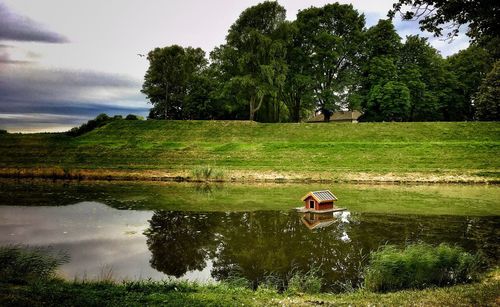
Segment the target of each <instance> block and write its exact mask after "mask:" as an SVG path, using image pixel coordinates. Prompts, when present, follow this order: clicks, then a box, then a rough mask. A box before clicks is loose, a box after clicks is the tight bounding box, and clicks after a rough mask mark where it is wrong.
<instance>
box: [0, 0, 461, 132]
mask: <svg viewBox="0 0 500 307" xmlns="http://www.w3.org/2000/svg"><path fill="white" fill-rule="evenodd" d="M259 2H261V1H259V0H255V1H253V0H238V1H235V0H210V1H202V0H182V1H180V0H148V1H141V0H106V1H103V0H85V1H83V0H80V1H77V0H43V1H40V0H0V129H7V130H9V131H11V132H36V131H65V130H68V129H69V128H71V127H73V126H75V125H79V124H81V123H83V122H85V121H87V120H88V119H90V118H92V117H95V116H96V115H97V114H99V113H103V112H105V113H108V114H110V115H114V114H123V115H126V114H128V113H134V114H141V115H146V114H147V111H148V108H149V106H148V104H147V102H146V100H145V97H144V96H143V95H142V94H141V93H140V88H141V84H142V79H143V77H144V73H145V71H146V69H147V64H148V63H147V60H146V59H145V58H142V57H139V56H138V55H137V54H138V53H140V54H145V53H147V52H148V51H149V50H151V49H153V48H155V47H160V46H167V45H171V44H179V45H182V46H193V47H201V48H203V49H204V50H205V51H206V52H207V53H208V52H209V51H210V50H212V49H213V47H215V46H217V45H220V44H221V43H223V42H224V38H225V35H226V34H227V29H228V28H229V27H230V25H231V24H232V23H233V22H234V21H235V20H236V18H237V17H238V16H239V14H240V13H241V12H242V11H243V10H244V9H245V8H247V7H249V6H251V5H254V4H257V3H259ZM279 2H280V3H281V5H283V6H284V7H285V8H286V9H287V16H288V19H294V18H295V15H296V14H297V12H298V10H300V9H304V8H307V7H310V6H322V5H324V4H326V3H329V2H332V1H326V0H281V1H279ZM339 2H341V3H352V4H353V5H354V7H355V8H356V9H358V10H359V11H360V12H362V13H364V14H365V16H366V21H367V26H371V25H373V24H375V23H376V22H377V20H378V19H379V18H385V16H386V14H387V11H388V10H389V9H390V8H391V7H392V3H393V1H392V0H378V1H373V0H351V1H339ZM396 27H397V29H398V32H399V34H400V36H402V37H405V36H406V35H408V34H412V33H420V31H419V30H418V26H417V24H416V23H412V22H401V21H399V20H396ZM424 36H429V37H430V35H425V34H424ZM430 41H431V43H432V45H433V46H434V47H436V48H437V49H438V50H440V52H441V54H443V55H444V56H447V55H450V54H453V53H455V52H457V51H458V50H460V49H463V48H466V47H467V46H468V40H467V38H466V37H465V36H460V37H459V38H458V39H456V40H455V41H454V42H453V43H451V44H449V43H448V42H444V41H441V40H439V39H434V38H431V40H430Z"/></svg>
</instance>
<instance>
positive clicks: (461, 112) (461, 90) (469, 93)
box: [443, 45, 492, 120]
mask: <svg viewBox="0 0 500 307" xmlns="http://www.w3.org/2000/svg"><path fill="white" fill-rule="evenodd" d="M491 64H492V59H491V57H490V55H489V53H488V52H487V51H486V50H485V49H484V48H481V47H479V46H477V45H471V46H469V48H467V49H465V50H461V51H460V52H458V53H456V54H454V55H452V56H450V57H448V58H447V59H446V68H447V70H448V71H449V72H450V74H451V76H449V77H448V78H449V84H448V85H447V86H446V88H448V89H451V90H452V92H451V93H449V95H451V97H453V99H451V100H448V101H447V102H446V103H445V104H444V105H443V113H444V116H445V120H473V119H474V114H475V110H474V95H475V94H476V92H477V91H478V89H479V86H480V85H481V82H482V81H483V80H484V78H485V77H486V74H487V73H488V72H489V71H490V70H491V67H492V65H491Z"/></svg>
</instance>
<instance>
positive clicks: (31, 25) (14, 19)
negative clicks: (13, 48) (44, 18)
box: [0, 3, 68, 43]
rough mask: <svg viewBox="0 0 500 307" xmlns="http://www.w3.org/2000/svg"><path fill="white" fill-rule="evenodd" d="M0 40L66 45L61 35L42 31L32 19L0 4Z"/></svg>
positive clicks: (65, 40) (41, 27)
mask: <svg viewBox="0 0 500 307" xmlns="http://www.w3.org/2000/svg"><path fill="white" fill-rule="evenodd" d="M0 40H12V41H27V42H44V43H66V42H68V39H67V38H66V37H64V36H63V35H61V34H58V33H55V32H52V31H49V30H46V29H44V27H43V26H42V25H40V24H38V23H37V22H35V21H33V20H32V19H30V18H28V17H24V16H20V15H18V14H16V13H14V12H12V11H11V10H10V9H9V8H8V7H7V6H6V5H5V4H3V3H0Z"/></svg>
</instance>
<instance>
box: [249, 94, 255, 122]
mask: <svg viewBox="0 0 500 307" xmlns="http://www.w3.org/2000/svg"><path fill="white" fill-rule="evenodd" d="M254 104H255V98H254V97H252V98H250V120H251V121H253V117H254V113H255V111H254V109H253V106H254Z"/></svg>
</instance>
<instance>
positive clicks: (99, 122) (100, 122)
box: [66, 113, 122, 136]
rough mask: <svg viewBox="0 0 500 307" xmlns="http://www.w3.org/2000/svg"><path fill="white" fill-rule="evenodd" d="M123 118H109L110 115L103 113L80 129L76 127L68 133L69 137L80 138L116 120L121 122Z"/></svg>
mask: <svg viewBox="0 0 500 307" xmlns="http://www.w3.org/2000/svg"><path fill="white" fill-rule="evenodd" d="M121 119H122V117H121V116H120V115H118V116H114V117H109V116H108V115H106V114H104V113H102V114H99V115H97V117H96V118H95V119H91V120H89V121H88V122H87V123H85V124H83V125H81V126H80V127H75V128H72V129H71V130H69V131H68V132H66V134H67V135H69V136H80V135H82V134H85V133H87V132H90V131H92V130H94V129H97V128H99V127H102V126H104V125H106V124H108V123H110V122H112V121H115V120H121Z"/></svg>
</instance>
